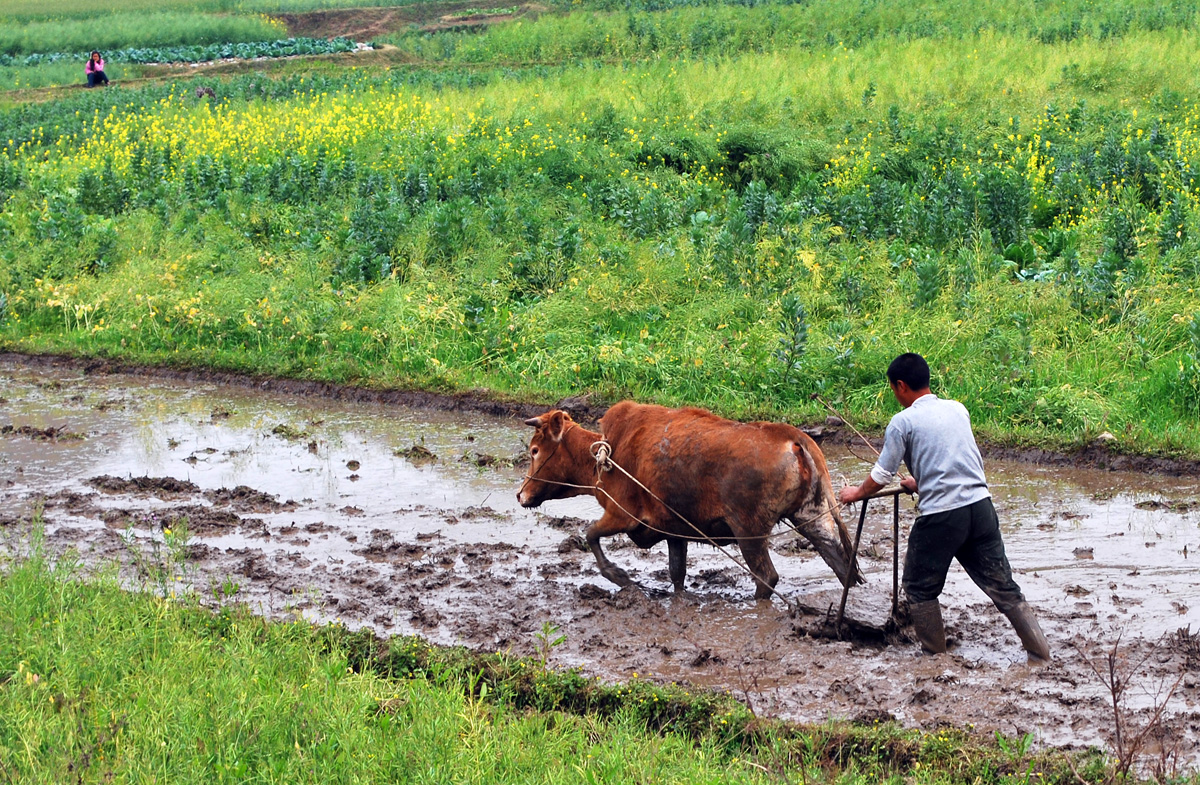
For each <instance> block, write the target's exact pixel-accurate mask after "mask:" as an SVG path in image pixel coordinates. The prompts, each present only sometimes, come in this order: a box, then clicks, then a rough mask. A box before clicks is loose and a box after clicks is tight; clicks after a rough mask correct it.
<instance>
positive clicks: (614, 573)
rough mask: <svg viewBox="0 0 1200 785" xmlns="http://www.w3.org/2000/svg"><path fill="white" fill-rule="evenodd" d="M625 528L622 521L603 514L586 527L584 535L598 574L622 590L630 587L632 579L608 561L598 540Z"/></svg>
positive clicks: (625, 525)
mask: <svg viewBox="0 0 1200 785" xmlns="http://www.w3.org/2000/svg"><path fill="white" fill-rule="evenodd" d="M627 528H628V525H627V524H626V523H625V522H624V521H620V520H618V519H617V518H616V517H614V516H611V515H609V514H608V513H604V515H602V516H601V517H600V520H598V521H596V522H595V523H593V524H592V525H591V526H589V527H588V530H587V532H586V533H585V536H586V538H587V544H588V547H589V548H591V550H592V555H594V556H595V557H596V566H597V567H599V568H600V574H601V575H603V576H604V577H605V578H608V579H609V580H610V581H612V582H613V583H615V584H617V585H618V586H620V587H622V588H624V587H626V586H632V585H633V578H630V577H629V573H627V572H625V571H624V570H622V569H621V568H620V567H618V566H617V565H615V564H613V563H612V562H610V561H609V560H608V557H607V556H605V555H604V549H603V548H601V547H600V540H601V538H604V537H611V536H613V535H614V534H620V533H622V532H624V531H625V530H626V529H627Z"/></svg>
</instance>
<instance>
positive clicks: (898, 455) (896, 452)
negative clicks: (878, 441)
mask: <svg viewBox="0 0 1200 785" xmlns="http://www.w3.org/2000/svg"><path fill="white" fill-rule="evenodd" d="M902 460H904V433H903V429H902V427H901V426H900V424H899V423H897V422H896V421H895V419H893V420H892V421H891V422H890V423H888V427H887V430H886V431H885V432H884V435H883V452H881V453H880V454H879V460H878V461H876V463H875V466H874V468H872V469H871V479H872V480H874V481H875V482H877V483H879V484H880V485H887V484H888V483H890V482H891V481H892V480H894V479H895V478H896V472H897V471H899V470H900V461H902Z"/></svg>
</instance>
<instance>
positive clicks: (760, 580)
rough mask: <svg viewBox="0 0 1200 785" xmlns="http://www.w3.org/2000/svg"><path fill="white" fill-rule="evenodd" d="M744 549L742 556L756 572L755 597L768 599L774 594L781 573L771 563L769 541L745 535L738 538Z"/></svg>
mask: <svg viewBox="0 0 1200 785" xmlns="http://www.w3.org/2000/svg"><path fill="white" fill-rule="evenodd" d="M738 546H739V547H740V548H741V550H742V558H744V559H745V560H746V566H747V567H749V568H750V572H751V573H753V574H754V599H756V600H767V599H770V598H771V595H772V594H774V589H775V584H777V583H779V573H777V572H775V565H774V564H772V563H771V552H770V551H769V550H767V541H766V540H765V539H764V538H762V537H745V538H742V539H739V540H738Z"/></svg>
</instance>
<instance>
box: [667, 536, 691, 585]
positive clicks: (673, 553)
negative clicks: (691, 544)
mask: <svg viewBox="0 0 1200 785" xmlns="http://www.w3.org/2000/svg"><path fill="white" fill-rule="evenodd" d="M687 546H688V544H687V540H682V539H670V540H667V553H668V554H669V556H670V561H669V562H668V568H669V570H670V572H671V583H672V584H674V586H675V591H683V579H684V578H686V577H687Z"/></svg>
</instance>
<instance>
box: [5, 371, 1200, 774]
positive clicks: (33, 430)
mask: <svg viewBox="0 0 1200 785" xmlns="http://www.w3.org/2000/svg"><path fill="white" fill-rule="evenodd" d="M529 432H530V431H529V429H528V428H527V427H525V426H523V425H522V424H521V422H520V420H519V419H517V418H501V417H494V416H488V415H483V414H464V413H461V412H449V411H439V410H437V409H429V408H422V409H407V408H402V407H398V406H386V405H379V404H371V403H351V402H339V401H333V400H330V399H328V398H323V397H315V396H301V395H287V394H280V393H275V392H271V391H263V390H254V389H248V388H245V387H225V386H220V385H218V384H215V383H206V382H186V383H185V382H178V381H169V380H163V379H154V378H146V377H142V376H122V375H108V374H105V375H86V374H84V373H83V372H82V371H81V370H79V369H69V368H58V369H31V368H28V367H25V366H24V365H22V364H21V363H19V362H4V363H0V547H3V548H4V549H5V550H7V551H8V552H17V551H20V550H21V549H22V548H23V547H25V543H26V542H27V540H28V536H29V531H30V526H29V523H28V521H29V519H30V517H31V514H32V511H33V510H34V509H35V507H36V506H37V505H43V506H44V519H45V531H46V542H47V543H48V545H49V546H50V547H51V548H52V549H53V550H55V551H56V552H64V551H67V550H73V551H75V552H77V553H78V554H79V556H80V558H81V559H82V561H83V562H84V564H85V565H89V566H99V565H102V564H109V563H112V562H117V563H119V564H121V565H123V570H124V572H123V574H124V575H126V577H127V578H128V580H129V581H130V582H131V584H134V583H136V582H137V577H136V573H135V570H134V566H135V565H136V564H137V562H138V560H139V557H138V556H136V555H135V554H139V553H140V554H143V555H142V556H141V557H140V558H141V559H145V558H146V557H145V555H144V554H146V553H149V552H150V550H151V544H152V543H154V542H161V541H162V540H163V537H164V534H163V530H164V528H172V527H175V529H178V527H179V526H180V525H181V524H184V525H186V527H187V530H188V532H189V537H190V539H189V547H188V550H187V552H188V562H187V570H186V573H185V575H184V580H185V582H186V583H188V584H190V585H191V586H193V587H195V588H196V589H197V590H199V591H201V592H202V593H206V594H208V593H211V587H213V586H219V585H221V584H225V585H226V586H227V587H232V586H233V585H235V584H236V586H237V594H236V597H237V599H238V600H240V601H243V602H246V603H248V604H250V605H251V606H252V607H254V608H256V609H258V610H260V611H261V612H262V613H264V614H267V615H270V616H275V617H286V616H291V615H294V614H303V615H304V616H305V617H307V618H309V619H313V620H329V619H339V620H342V621H344V622H346V623H347V624H349V625H351V626H370V627H372V628H374V629H375V630H376V631H377V632H379V633H381V634H389V633H416V634H420V635H422V636H423V637H425V638H427V639H429V640H432V641H434V642H438V643H446V644H463V645H466V646H469V647H471V648H474V649H478V650H501V649H508V650H511V651H514V652H516V653H520V654H527V653H531V652H532V651H533V650H534V647H535V645H536V638H535V635H536V633H538V632H539V631H540V630H541V629H542V625H543V624H544V623H546V622H550V623H552V624H556V625H558V626H559V627H560V628H561V629H562V631H563V632H564V633H565V634H566V636H567V638H566V642H565V643H564V644H563V645H561V646H560V647H558V648H557V649H555V650H554V652H553V654H552V659H551V662H552V664H556V665H559V666H579V667H581V668H582V669H583V670H584V671H585V672H587V673H589V674H594V675H597V676H600V677H601V678H604V679H612V680H619V679H620V680H623V679H630V678H635V677H636V678H649V679H657V680H663V681H676V682H681V683H687V684H693V685H697V686H701V687H706V688H712V689H720V690H729V691H730V692H732V693H734V694H735V695H737V696H738V697H739V698H741V699H743V700H745V701H747V702H749V703H750V705H751V706H752V707H753V708H754V710H755V711H756V712H758V713H759V714H764V715H765V714H770V715H777V716H783V717H787V718H791V719H796V720H805V721H820V720H824V719H826V718H828V717H838V718H851V719H854V718H859V719H864V718H866V719H870V718H880V717H884V716H890V717H894V718H896V719H897V720H899V721H901V722H904V723H906V724H910V725H919V726H923V727H936V726H938V725H939V724H952V725H956V726H974V727H975V728H976V729H978V730H981V731H993V730H995V731H1000V732H1002V733H1005V734H1010V735H1011V734H1023V733H1027V732H1028V733H1033V734H1034V735H1035V738H1036V739H1037V741H1038V743H1041V744H1053V745H1087V744H1096V743H1103V742H1104V741H1106V739H1107V734H1108V732H1109V730H1110V729H1111V725H1112V723H1111V719H1110V718H1111V706H1110V704H1109V702H1108V699H1107V694H1106V691H1105V690H1104V688H1103V686H1102V685H1101V684H1100V682H1099V680H1098V679H1097V678H1096V676H1095V674H1093V673H1092V672H1091V670H1090V669H1089V668H1088V666H1087V664H1086V661H1085V656H1092V657H1097V656H1100V654H1101V653H1102V652H1103V651H1106V650H1108V649H1110V648H1111V647H1112V645H1113V644H1114V643H1115V642H1116V640H1117V638H1118V636H1120V639H1121V651H1122V652H1123V654H1124V655H1125V661H1126V662H1127V663H1128V665H1129V667H1131V668H1134V667H1135V666H1136V678H1135V683H1134V687H1133V688H1132V689H1131V691H1130V693H1129V695H1128V699H1127V704H1128V705H1127V707H1126V708H1127V710H1128V711H1130V712H1132V714H1133V715H1134V718H1135V719H1136V718H1137V716H1138V715H1139V714H1140V715H1141V716H1143V717H1144V716H1145V714H1146V713H1147V712H1148V711H1149V710H1150V708H1151V707H1152V706H1153V705H1154V703H1155V700H1156V699H1159V700H1161V696H1162V695H1163V694H1165V693H1164V690H1165V687H1169V686H1170V685H1171V684H1174V683H1175V682H1176V681H1178V682H1179V686H1178V690H1177V692H1176V694H1175V696H1174V697H1173V698H1172V699H1171V701H1170V704H1169V706H1168V712H1167V714H1168V721H1167V723H1166V724H1165V727H1166V730H1167V734H1166V736H1165V737H1163V738H1162V739H1161V740H1160V742H1159V743H1161V744H1162V745H1163V746H1165V747H1167V748H1171V747H1176V748H1178V750H1179V752H1180V754H1181V757H1182V758H1183V759H1184V760H1186V761H1190V762H1192V763H1193V764H1194V763H1195V762H1196V761H1197V759H1198V758H1200V742H1198V739H1200V570H1198V569H1197V567H1198V566H1200V565H1198V564H1197V556H1198V554H1197V553H1196V551H1197V549H1198V548H1200V479H1197V478H1195V477H1190V478H1188V477H1184V478H1179V477H1166V476H1161V475H1153V474H1135V473H1122V472H1106V471H1102V470H1098V469H1087V468H1074V469H1071V468H1063V467H1061V466H1059V467H1053V468H1049V467H1040V466H1035V465H1032V464H1027V463H1020V462H1005V461H997V460H989V461H987V469H988V473H989V480H990V482H991V486H992V490H993V493H994V495H995V499H996V505H997V509H998V511H999V513H1000V517H1001V525H1002V527H1003V529H1004V535H1005V543H1006V546H1007V549H1008V554H1009V559H1010V561H1011V562H1012V564H1013V567H1014V570H1015V571H1016V578H1017V581H1018V583H1020V584H1021V587H1022V588H1023V590H1024V591H1025V594H1026V596H1027V598H1028V599H1029V601H1030V603H1031V604H1032V605H1034V607H1035V608H1036V609H1037V610H1038V612H1039V615H1040V618H1041V621H1042V625H1043V627H1044V629H1045V631H1046V633H1047V636H1048V638H1049V640H1050V643H1051V646H1052V648H1053V651H1054V655H1055V658H1056V659H1055V661H1054V662H1053V663H1051V664H1050V665H1048V666H1044V667H1034V666H1030V665H1027V664H1026V663H1025V657H1024V653H1023V652H1022V650H1021V648H1020V644H1019V642H1018V641H1017V638H1016V635H1015V634H1014V633H1013V632H1012V630H1011V628H1010V627H1009V625H1008V623H1007V621H1006V620H1005V619H1004V618H1003V617H1002V616H1001V615H1000V614H999V613H998V612H997V611H996V610H995V609H994V608H993V607H992V605H991V604H990V602H989V601H988V600H987V598H986V597H985V596H984V595H983V593H982V592H980V591H979V590H978V589H977V588H975V586H974V585H973V584H972V583H971V582H970V580H969V579H968V578H967V577H966V575H965V573H963V572H962V570H961V568H959V567H958V566H957V565H955V567H954V568H952V570H951V574H950V578H949V580H948V582H947V586H946V590H945V593H944V594H943V597H942V603H943V608H944V613H945V617H946V621H947V626H948V628H949V632H950V634H951V636H952V637H953V638H955V639H956V641H957V645H956V646H955V647H954V648H953V649H952V652H951V654H950V655H947V656H942V657H937V658H934V657H928V656H924V655H921V654H920V653H919V651H918V649H917V646H916V645H915V644H914V643H912V642H910V641H908V640H907V639H906V638H905V637H904V635H903V634H902V633H901V634H890V635H888V636H878V635H876V636H872V635H869V634H863V633H862V630H868V629H869V628H870V627H872V626H873V625H874V626H878V625H879V624H880V623H881V622H882V621H883V620H884V619H886V617H887V615H888V612H889V610H890V605H891V585H892V578H891V569H892V548H893V543H892V538H891V503H890V501H888V500H878V501H875V502H873V503H872V507H871V508H870V510H871V512H869V513H868V518H867V527H866V530H865V532H864V535H863V544H862V548H861V551H860V559H861V562H862V566H863V569H864V572H865V573H866V575H867V578H868V583H867V584H866V585H865V586H862V587H857V588H855V589H854V590H853V591H852V592H851V600H850V606H849V610H848V613H849V615H850V616H851V617H852V619H853V620H855V622H856V623H858V627H857V628H856V629H858V630H859V633H858V634H856V635H855V636H853V639H852V640H848V641H839V640H836V639H833V638H830V637H829V636H828V635H826V634H824V632H823V630H825V628H826V625H825V619H824V618H823V617H822V616H821V615H819V614H814V615H808V616H805V615H799V616H795V615H793V614H792V613H790V612H789V609H788V608H787V607H786V606H785V605H784V603H783V602H782V601H779V600H775V601H773V602H761V603H760V602H755V601H754V600H753V591H754V589H753V585H752V583H751V581H750V579H749V578H748V577H746V576H745V575H744V574H742V573H741V572H740V571H739V570H738V569H737V568H736V567H735V566H734V565H733V564H732V563H731V562H730V561H729V560H728V559H727V558H726V557H725V556H723V555H722V554H720V553H718V552H716V551H715V550H713V549H710V548H704V547H694V548H692V549H691V550H690V553H689V565H688V584H687V592H685V593H684V594H682V595H675V594H673V593H672V592H671V591H670V580H669V577H668V575H667V554H666V546H665V544H662V545H659V546H657V547H655V548H653V549H651V550H649V551H642V550H640V549H638V548H636V547H634V546H633V545H632V544H631V543H629V542H628V540H625V539H624V538H623V537H622V538H618V539H616V540H610V541H609V544H608V546H607V547H608V550H609V553H610V556H611V557H612V558H613V560H614V561H615V562H616V563H617V564H619V565H621V566H623V567H625V568H626V569H629V570H630V572H631V574H633V576H634V577H635V579H636V580H637V581H638V583H639V585H640V586H641V590H639V589H626V590H622V591H618V590H617V588H616V587H615V586H613V585H611V584H609V583H608V582H607V581H605V580H604V579H603V578H601V577H600V575H599V573H598V571H597V569H596V567H595V562H594V559H593V557H592V556H591V554H590V553H587V552H586V551H585V550H584V549H583V547H582V540H581V538H580V534H581V532H582V530H583V528H584V527H585V526H586V524H587V522H588V521H590V520H592V519H594V518H595V517H597V516H598V514H599V507H598V506H597V505H596V503H595V502H594V501H593V500H592V499H590V498H577V499H571V500H565V501H558V502H549V503H547V504H546V505H545V507H544V508H543V509H540V510H536V511H530V510H524V509H521V508H520V506H519V505H518V504H517V502H516V498H515V494H516V491H517V489H518V487H519V485H520V480H521V477H522V476H523V472H524V470H525V468H524V465H523V463H522V459H523V455H524V449H525V444H524V441H525V439H527V438H528V434H529ZM855 451H856V452H860V453H861V452H865V448H864V449H858V450H855ZM826 455H827V457H828V458H829V459H830V463H831V468H832V470H833V472H834V476H835V478H839V477H840V476H842V475H844V476H845V477H846V478H848V479H852V480H853V481H855V482H857V481H858V480H859V479H861V477H862V475H863V474H864V473H865V471H866V470H867V469H868V468H869V466H868V465H867V464H866V463H864V462H863V461H862V460H861V459H860V458H858V457H855V456H854V455H853V454H852V453H851V452H849V451H847V450H846V449H844V448H839V447H835V446H829V447H827V448H826ZM912 506H913V505H912V502H911V501H907V500H905V501H903V502H902V503H901V510H902V512H901V548H903V545H904V543H903V537H904V533H905V532H907V530H908V527H909V526H910V525H911V523H912V519H913V517H914V511H913V509H912ZM846 518H847V520H848V522H849V523H850V524H851V525H852V524H853V523H854V521H856V520H857V515H856V513H855V511H850V513H849V514H847V515H846ZM772 549H773V553H774V556H773V558H774V562H775V565H776V567H777V569H778V570H779V573H780V584H779V587H778V588H779V589H780V590H781V591H782V592H783V593H784V594H785V595H787V596H789V597H794V598H795V599H796V600H797V601H798V602H799V603H800V604H801V605H803V606H804V607H806V608H810V609H812V608H829V607H830V605H831V604H833V605H834V607H836V603H837V600H838V599H839V595H840V586H839V584H838V583H837V581H836V579H835V578H834V576H833V573H832V572H831V571H830V570H829V569H828V568H827V567H826V566H825V564H824V563H823V562H822V561H821V560H820V558H819V557H817V556H816V554H815V552H814V551H812V550H810V549H807V548H806V547H804V545H803V543H802V542H800V541H797V540H796V539H795V537H794V535H791V534H790V533H788V532H787V531H786V530H781V531H780V536H779V537H778V538H777V539H776V541H775V542H774V543H773V546H772ZM901 553H903V551H901ZM1164 685H1165V686H1164Z"/></svg>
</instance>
